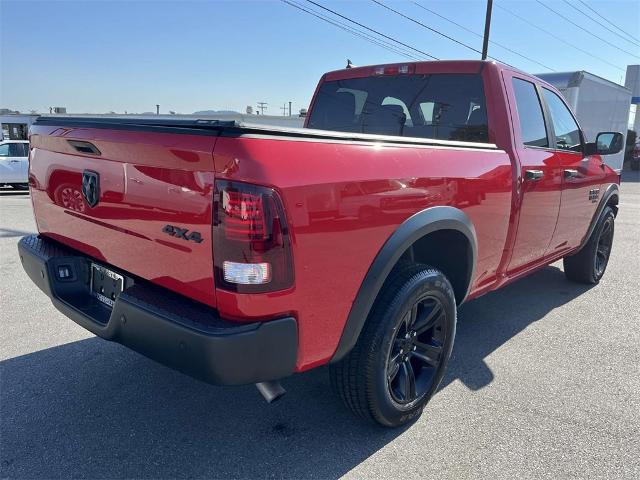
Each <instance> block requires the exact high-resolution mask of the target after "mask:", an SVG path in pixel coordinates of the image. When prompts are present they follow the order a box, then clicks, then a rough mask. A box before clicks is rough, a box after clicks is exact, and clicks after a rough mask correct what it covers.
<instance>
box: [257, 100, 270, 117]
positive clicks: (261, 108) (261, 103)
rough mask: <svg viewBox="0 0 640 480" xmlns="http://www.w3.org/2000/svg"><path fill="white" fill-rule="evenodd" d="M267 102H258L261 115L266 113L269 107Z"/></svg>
mask: <svg viewBox="0 0 640 480" xmlns="http://www.w3.org/2000/svg"><path fill="white" fill-rule="evenodd" d="M267 105H269V104H268V103H267V102H258V110H260V115H264V111H265V110H266V109H267Z"/></svg>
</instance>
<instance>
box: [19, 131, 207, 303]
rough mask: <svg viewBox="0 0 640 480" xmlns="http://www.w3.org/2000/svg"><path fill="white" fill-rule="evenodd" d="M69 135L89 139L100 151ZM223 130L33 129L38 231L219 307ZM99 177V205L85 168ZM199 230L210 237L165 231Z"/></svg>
mask: <svg viewBox="0 0 640 480" xmlns="http://www.w3.org/2000/svg"><path fill="white" fill-rule="evenodd" d="M68 140H79V141H86V142H91V144H93V145H95V147H97V149H98V150H99V151H100V154H99V155H89V154H82V153H79V152H78V151H77V150H76V149H75V148H74V147H73V146H72V145H71V144H70V143H69V142H68ZM215 140H216V137H215V136H211V135H185V134H170V133H155V132H154V133H151V132H140V131H129V130H117V129H113V130H112V129H91V128H66V127H65V128H56V127H47V126H34V127H32V132H31V147H32V151H31V160H30V173H29V181H30V184H31V187H32V188H31V192H32V201H33V207H34V212H35V218H36V222H37V225H38V230H39V232H40V233H41V234H44V235H46V236H49V237H51V238H54V239H56V240H59V241H60V242H62V243H64V244H66V245H69V246H70V247H72V248H75V249H77V250H80V251H82V252H84V253H85V254H87V255H90V256H92V257H94V258H95V259H97V260H100V261H103V262H105V263H108V264H110V265H114V266H116V267H118V268H121V269H122V270H125V271H126V272H129V273H132V274H134V275H137V276H139V277H142V278H144V279H147V280H150V281H152V282H153V283H156V284H158V285H160V286H163V287H166V288H169V289H171V290H173V291H176V292H178V293H181V294H183V295H186V296H188V297H191V298H193V299H194V300H198V301H200V302H203V303H206V304H208V305H211V306H215V305H216V301H215V289H214V282H213V259H212V243H211V218H212V201H213V160H212V152H213V147H214V144H215ZM84 170H91V171H93V172H96V173H97V174H98V175H99V179H100V180H99V183H100V196H99V202H98V204H97V205H95V206H94V207H90V206H89V205H88V204H87V202H86V200H85V199H84V198H83V196H82V193H81V192H82V175H83V171H84ZM165 225H173V226H178V227H180V228H186V229H188V230H189V232H199V233H200V235H201V237H202V242H200V243H196V242H194V241H187V240H185V239H182V238H176V237H174V236H171V235H168V234H167V233H164V232H163V227H164V226H165Z"/></svg>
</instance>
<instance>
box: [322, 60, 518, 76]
mask: <svg viewBox="0 0 640 480" xmlns="http://www.w3.org/2000/svg"><path fill="white" fill-rule="evenodd" d="M405 65H406V66H408V67H409V68H411V69H412V73H477V72H480V71H482V69H483V68H497V69H500V70H502V69H508V70H512V71H517V72H520V73H523V74H525V75H530V74H528V73H526V72H522V71H521V70H518V69H516V68H514V67H511V66H509V65H505V64H503V63H500V62H496V61H493V60H435V61H429V62H402V63H387V64H378V65H365V66H359V67H355V66H354V67H350V68H342V69H340V70H333V71H331V72H327V73H325V74H324V77H323V79H324V80H325V81H326V80H344V79H347V78H358V77H368V76H370V75H374V74H375V73H374V72H375V70H376V69H379V68H394V67H402V66H405Z"/></svg>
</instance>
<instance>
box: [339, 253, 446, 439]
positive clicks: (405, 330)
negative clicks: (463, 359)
mask: <svg viewBox="0 0 640 480" xmlns="http://www.w3.org/2000/svg"><path fill="white" fill-rule="evenodd" d="M455 331H456V303H455V297H454V293H453V288H452V287H451V284H450V283H449V280H448V279H447V277H446V276H445V275H444V274H443V273H442V272H440V271H439V270H436V269H433V268H429V267H427V266H425V265H404V266H403V267H402V268H399V269H397V271H396V272H394V273H392V275H391V278H390V279H389V280H387V282H385V286H384V287H383V289H382V291H381V293H380V295H379V297H378V299H377V300H376V303H375V305H374V307H373V310H372V312H371V315H370V316H369V318H368V319H367V322H366V323H365V326H364V328H363V330H362V332H361V334H360V337H359V338H358V342H357V343H356V346H355V347H354V348H353V350H352V351H351V352H350V353H349V354H348V355H347V357H345V358H344V359H343V360H342V361H341V362H339V363H337V364H334V365H332V366H331V368H330V374H331V383H332V385H333V387H334V389H335V390H337V392H338V394H339V395H340V397H341V398H342V400H343V401H344V403H345V404H346V405H347V406H348V407H349V408H350V409H351V410H352V411H353V412H354V413H356V414H357V415H359V416H361V417H363V418H365V419H367V420H370V421H373V422H376V423H378V424H380V425H383V426H386V427H398V426H400V425H403V424H405V423H408V422H410V421H411V420H413V419H415V418H416V417H418V416H419V415H420V414H421V413H422V410H423V408H424V406H425V404H426V403H427V402H428V401H429V399H430V398H431V397H432V396H433V394H434V393H435V392H436V390H437V388H438V385H439V384H440V382H441V381H442V377H443V376H444V373H445V369H446V366H447V363H448V361H449V358H450V357H451V350H452V348H453V340H454V337H455Z"/></svg>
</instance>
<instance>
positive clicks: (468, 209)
mask: <svg viewBox="0 0 640 480" xmlns="http://www.w3.org/2000/svg"><path fill="white" fill-rule="evenodd" d="M214 164H215V170H216V177H217V178H228V179H230V180H236V181H247V182H252V183H257V184H261V185H266V186H271V187H274V188H276V189H278V190H279V191H280V193H281V195H282V198H283V201H284V202H285V206H286V211H287V217H288V222H289V224H290V227H291V232H292V245H293V256H294V264H295V278H296V281H295V287H294V288H292V289H290V290H288V291H283V292H275V293H271V294H259V295H241V294H233V293H229V292H224V291H221V290H219V291H218V292H217V299H218V308H219V309H220V313H221V314H222V315H223V316H227V317H230V318H234V317H235V318H238V319H240V318H244V319H245V320H246V321H250V320H251V319H252V318H257V317H264V316H265V315H266V316H269V315H271V316H274V317H275V316H277V315H280V314H282V313H295V315H296V316H297V318H298V321H299V333H300V335H299V341H300V348H299V358H298V367H297V368H298V370H305V369H307V368H311V367H313V366H315V365H318V364H321V363H324V362H326V361H327V360H328V359H329V358H330V357H331V356H332V355H333V353H334V350H335V348H336V345H337V344H338V341H339V339H340V336H341V334H342V331H343V328H344V324H345V321H346V318H347V316H348V314H349V311H350V309H351V306H352V303H353V301H354V299H355V296H356V294H357V292H358V289H359V288H360V285H361V284H362V281H363V279H364V276H365V274H366V273H367V271H368V269H369V267H370V266H371V264H372V262H373V260H374V258H375V257H376V255H377V253H378V252H379V251H380V249H381V247H382V245H383V244H384V243H385V241H386V240H387V239H388V238H389V237H390V236H391V234H392V233H393V232H394V231H395V230H396V229H397V228H398V226H399V225H400V224H401V223H402V222H404V221H405V220H406V219H407V218H409V217H410V216H412V215H413V214H415V213H416V212H419V211H421V210H424V209H426V208H428V207H431V206H436V205H449V206H453V207H456V208H459V209H461V210H463V211H464V212H465V214H466V215H467V216H468V217H469V218H470V219H471V221H472V223H473V224H474V226H475V229H476V234H477V239H478V261H477V265H476V270H475V272H476V275H475V278H474V279H473V289H477V288H479V286H481V285H486V284H488V283H491V281H493V280H495V277H496V269H497V267H498V265H499V263H500V261H501V259H502V255H503V253H504V246H505V240H506V236H507V230H508V226H509V215H510V212H511V196H512V166H511V162H510V159H509V156H508V155H507V154H506V153H505V152H504V151H500V150H493V151H492V150H473V149H463V148H460V149H454V148H437V147H416V146H412V145H407V146H398V145H386V144H382V143H380V144H376V143H370V142H369V143H364V142H363V143H353V142H351V143H347V142H344V143H341V142H335V141H304V140H301V139H300V140H293V139H291V138H286V139H284V138H283V139H281V140H280V139H276V138H273V139H265V138H252V137H251V136H240V137H235V138H230V137H221V138H219V139H218V142H217V144H216V149H215V152H214ZM443 254H446V252H443ZM292 310H293V312H292Z"/></svg>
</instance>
